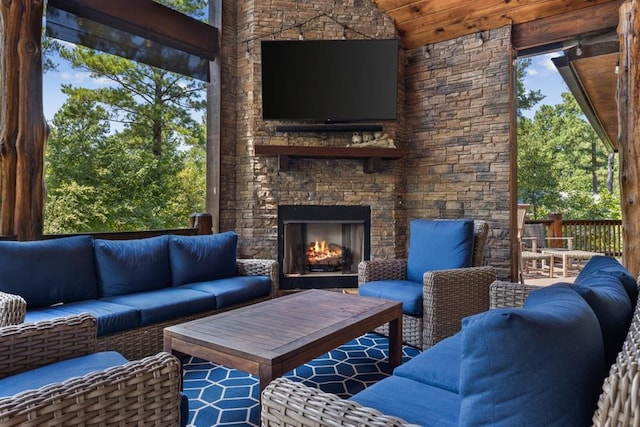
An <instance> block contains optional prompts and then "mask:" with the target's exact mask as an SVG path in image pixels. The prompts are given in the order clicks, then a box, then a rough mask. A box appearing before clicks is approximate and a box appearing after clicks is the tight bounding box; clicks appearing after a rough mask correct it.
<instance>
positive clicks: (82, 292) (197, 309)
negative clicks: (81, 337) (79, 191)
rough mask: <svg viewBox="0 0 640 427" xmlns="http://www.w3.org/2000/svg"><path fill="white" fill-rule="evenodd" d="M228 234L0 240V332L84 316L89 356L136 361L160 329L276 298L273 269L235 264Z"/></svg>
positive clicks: (150, 350)
mask: <svg viewBox="0 0 640 427" xmlns="http://www.w3.org/2000/svg"><path fill="white" fill-rule="evenodd" d="M237 239H238V236H237V235H236V234H235V233H233V232H226V233H219V234H213V235H199V236H177V235H162V236H156V237H152V238H142V239H128V240H106V239H94V238H92V237H90V236H72V237H64V238H58V239H52V240H43V241H35V242H10V241H2V242H0V326H5V325H14V324H20V323H22V322H28V323H34V322H40V321H44V320H51V319H53V318H56V317H65V316H70V315H74V314H80V313H83V312H87V313H90V314H92V315H93V316H95V317H96V319H97V334H98V338H97V344H96V346H97V350H98V351H105V350H115V351H117V352H119V353H121V354H122V355H124V357H126V358H127V359H130V360H133V359H140V358H142V357H145V356H149V355H152V354H155V353H157V352H159V351H161V350H162V331H163V329H164V328H165V327H167V326H170V325H174V324H177V323H182V322H186V321H189V320H192V319H196V318H199V317H203V316H208V315H211V314H215V313H217V312H220V311H224V310H229V309H233V308H236V307H240V306H243V305H247V304H253V303H255V302H258V301H262V300H265V299H268V298H272V297H273V296H275V295H276V294H277V289H278V264H277V262H276V261H273V260H258V259H237V258H236V246H237Z"/></svg>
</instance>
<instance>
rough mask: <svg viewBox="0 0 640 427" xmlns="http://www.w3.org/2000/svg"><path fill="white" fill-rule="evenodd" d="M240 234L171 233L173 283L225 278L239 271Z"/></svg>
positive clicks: (170, 256)
mask: <svg viewBox="0 0 640 427" xmlns="http://www.w3.org/2000/svg"><path fill="white" fill-rule="evenodd" d="M237 245H238V235H237V234H236V233H234V232H232V231H228V232H226V233H219V234H211V235H206V236H169V259H170V262H171V281H172V285H173V286H180V285H184V284H186V283H194V282H205V281H207V280H216V279H224V278H225V277H231V276H235V275H236V274H237V265H236V250H237Z"/></svg>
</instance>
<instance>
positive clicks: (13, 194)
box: [0, 0, 47, 240]
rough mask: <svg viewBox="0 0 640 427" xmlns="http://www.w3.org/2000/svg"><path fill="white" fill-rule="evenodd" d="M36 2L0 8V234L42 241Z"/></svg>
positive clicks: (9, 1)
mask: <svg viewBox="0 0 640 427" xmlns="http://www.w3.org/2000/svg"><path fill="white" fill-rule="evenodd" d="M42 12H43V1H42V0H2V1H1V2H0V14H1V17H0V34H1V35H2V37H1V38H0V99H1V100H2V101H1V102H0V161H1V162H2V170H1V172H2V176H1V177H0V182H1V184H0V188H1V191H2V199H1V205H0V234H2V235H12V234H13V235H15V236H16V237H17V238H18V239H19V240H33V239H37V238H39V237H40V236H41V235H42V225H43V216H44V212H43V210H44V188H43V183H44V147H45V140H46V136H47V125H46V122H45V119H44V113H43V108H42V102H43V101H42V57H41V47H42V46H41V37H42Z"/></svg>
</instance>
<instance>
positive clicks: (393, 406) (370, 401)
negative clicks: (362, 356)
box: [351, 375, 460, 427]
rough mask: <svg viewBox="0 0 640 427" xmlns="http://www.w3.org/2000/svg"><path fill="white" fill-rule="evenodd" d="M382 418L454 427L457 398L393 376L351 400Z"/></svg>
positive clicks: (416, 382)
mask: <svg viewBox="0 0 640 427" xmlns="http://www.w3.org/2000/svg"><path fill="white" fill-rule="evenodd" d="M351 400H353V401H355V402H358V403H359V404H361V405H364V406H368V407H370V408H375V409H377V410H379V411H381V412H382V413H383V414H385V415H393V416H396V417H400V418H402V419H403V420H405V421H408V422H409V423H414V424H418V425H421V426H438V427H446V426H452V427H453V426H457V425H458V414H459V413H460V397H459V396H458V395H457V394H456V393H451V392H450V391H447V390H444V389H441V388H437V387H433V386H430V385H427V384H424V383H421V382H418V381H413V380H411V379H408V378H404V377H399V376H396V375H392V376H390V377H388V378H385V379H384V380H382V381H380V382H378V383H375V384H373V385H372V386H370V387H367V388H365V389H364V390H362V391H361V392H359V393H357V394H355V395H354V396H353V397H351Z"/></svg>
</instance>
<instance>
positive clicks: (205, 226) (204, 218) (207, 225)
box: [189, 213, 213, 235]
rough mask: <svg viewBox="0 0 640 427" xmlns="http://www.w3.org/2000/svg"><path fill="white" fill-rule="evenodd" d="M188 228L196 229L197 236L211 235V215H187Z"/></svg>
mask: <svg viewBox="0 0 640 427" xmlns="http://www.w3.org/2000/svg"><path fill="white" fill-rule="evenodd" d="M189 226H190V227H191V228H197V229H198V234H199V235H200V234H213V230H212V227H213V221H212V217H211V214H208V213H194V214H191V215H189Z"/></svg>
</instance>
